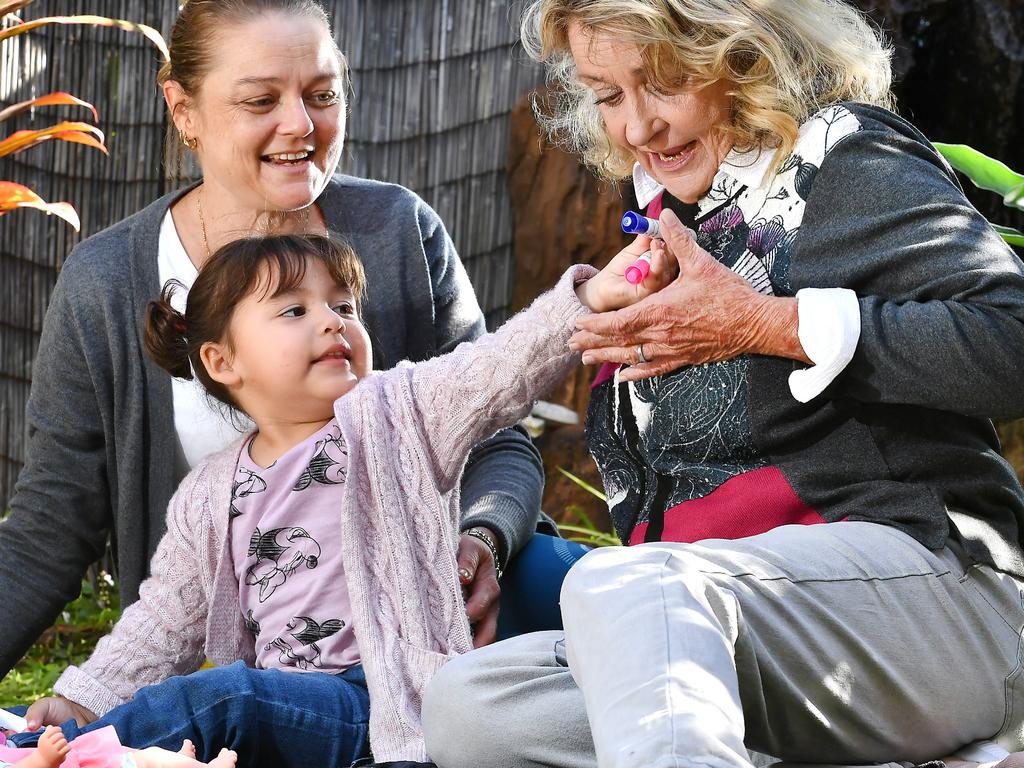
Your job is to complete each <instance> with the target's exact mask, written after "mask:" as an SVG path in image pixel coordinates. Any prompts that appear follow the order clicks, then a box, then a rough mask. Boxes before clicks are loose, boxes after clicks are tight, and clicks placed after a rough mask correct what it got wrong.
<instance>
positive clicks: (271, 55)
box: [175, 12, 345, 211]
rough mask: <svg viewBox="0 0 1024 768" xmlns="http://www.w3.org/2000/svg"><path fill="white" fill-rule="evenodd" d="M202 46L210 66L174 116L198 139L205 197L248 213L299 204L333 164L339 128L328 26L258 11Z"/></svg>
mask: <svg viewBox="0 0 1024 768" xmlns="http://www.w3.org/2000/svg"><path fill="white" fill-rule="evenodd" d="M207 44H208V46H209V50H210V51H211V53H212V63H211V67H210V69H209V70H208V72H207V73H206V76H205V77H204V78H203V81H202V85H201V86H200V88H199V91H198V93H195V94H192V96H191V97H190V98H188V99H187V100H186V102H185V104H184V105H183V106H182V107H180V108H179V110H178V111H179V113H181V114H180V115H179V118H180V119H179V120H176V121H175V122H176V124H177V125H178V127H179V128H181V129H182V130H183V131H184V133H185V134H186V135H187V136H190V137H191V136H194V137H196V139H197V140H198V142H199V143H198V148H197V150H196V152H197V154H198V156H199V162H200V163H201V165H202V168H203V178H204V182H205V184H206V187H207V188H208V190H209V191H208V194H209V195H211V196H212V195H214V194H216V195H218V196H221V198H222V199H223V200H225V202H229V204H231V203H233V205H232V206H231V207H238V208H246V209H252V210H255V211H264V210H270V211H292V210H296V209H299V208H303V207H305V206H307V205H309V204H310V203H312V202H313V201H314V200H315V199H316V198H317V196H318V195H319V194H320V192H321V191H322V190H323V188H324V186H325V185H326V184H327V181H328V179H330V177H331V175H332V174H333V173H334V171H335V169H336V168H337V166H338V161H339V160H340V159H341V150H342V146H343V144H344V135H345V96H344V92H343V89H344V80H343V76H342V72H343V69H342V64H341V61H340V59H339V56H338V52H337V49H336V47H335V45H334V42H333V40H332V39H331V37H330V34H329V31H328V29H327V28H326V27H325V26H324V25H323V24H322V23H321V22H320V21H319V20H317V19H314V18H311V17H306V16H301V15H299V16H289V15H285V14H282V13H276V12H268V13H264V14H261V15H259V16H257V17H255V18H253V19H251V20H249V21H245V22H241V23H237V24H231V25H228V26H225V27H224V28H223V29H222V30H221V31H220V32H219V33H218V35H217V36H216V37H215V38H214V39H213V40H210V41H209V42H208V43H207ZM182 121H184V125H183V124H182Z"/></svg>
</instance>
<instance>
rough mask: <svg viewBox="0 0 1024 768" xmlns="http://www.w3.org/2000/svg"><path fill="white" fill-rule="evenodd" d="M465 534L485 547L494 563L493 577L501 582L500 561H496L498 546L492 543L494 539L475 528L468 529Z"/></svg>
mask: <svg viewBox="0 0 1024 768" xmlns="http://www.w3.org/2000/svg"><path fill="white" fill-rule="evenodd" d="M465 534H466V536H472V537H473V538H474V539H479V540H480V541H482V542H483V543H484V544H485V545H486V546H487V551H488V552H490V553H491V559H492V560H493V561H494V577H495V578H496V579H497V580H498V581H501V576H502V573H504V571H502V569H501V560H499V559H498V545H497V544H495V543H494V539H492V538H491V537H490V536H489V535H487V534H486V533H484V532H483V531H481V530H478V529H476V528H470V529H469V530H468V531H466V532H465Z"/></svg>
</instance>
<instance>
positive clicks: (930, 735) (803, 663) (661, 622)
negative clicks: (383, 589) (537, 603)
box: [423, 523, 1024, 768]
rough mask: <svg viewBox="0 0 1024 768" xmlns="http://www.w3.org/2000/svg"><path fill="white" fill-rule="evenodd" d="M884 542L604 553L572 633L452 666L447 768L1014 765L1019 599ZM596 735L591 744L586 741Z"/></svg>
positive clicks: (578, 598)
mask: <svg viewBox="0 0 1024 768" xmlns="http://www.w3.org/2000/svg"><path fill="white" fill-rule="evenodd" d="M1021 586H1022V585H1021V584H1020V583H1019V582H1018V581H1016V580H1015V579H1013V578H1011V577H1009V576H1007V575H1006V574H1003V573H1000V572H998V571H995V570H993V569H991V568H988V567H985V566H980V565H977V564H975V563H972V562H970V561H969V560H967V559H966V558H964V557H962V556H961V554H960V552H959V549H958V548H957V547H955V545H950V547H948V548H946V549H943V550H941V551H937V552H932V551H929V550H927V549H925V548H924V547H922V546H921V545H920V544H918V543H917V542H916V541H915V540H913V539H912V538H910V537H909V536H907V535H905V534H903V533H900V532H899V531H897V530H896V529H894V528H891V527H887V526H881V525H876V524H872V523H837V524H830V525H816V526H786V527H783V528H778V529H776V530H774V531H770V532H768V533H766V534H763V535H761V536H756V537H751V538H749V539H743V540H739V541H724V540H711V541H706V542H703V543H701V544H647V545H641V546H637V547H630V548H611V549H603V550H596V551H594V552H593V553H590V554H588V555H587V556H586V557H584V558H583V559H582V560H581V561H580V562H579V563H578V564H577V565H576V566H575V567H574V568H573V570H572V571H571V572H570V574H569V577H568V578H567V579H566V582H565V585H564V586H563V589H562V613H563V619H564V624H565V628H566V630H565V642H564V644H563V643H561V642H560V641H561V640H562V639H563V638H562V634H561V633H557V632H545V633H537V634H534V635H526V636H523V637H519V638H513V639H511V640H507V641H505V642H502V643H497V644H495V645H492V646H490V647H487V648H483V649H480V650H477V651H473V652H472V653H469V654H467V655H466V656H463V657H461V658H459V659H456V660H455V661H453V662H451V663H450V664H448V665H447V666H445V667H444V668H443V669H442V670H441V671H440V672H439V673H438V675H437V676H436V677H435V679H434V681H433V682H432V683H431V684H430V686H429V688H428V689H427V692H426V696H425V698H424V702H423V723H424V728H425V732H426V739H427V750H428V753H429V754H430V756H431V757H432V759H434V761H435V762H437V764H438V765H439V766H440V767H441V768H470V767H471V766H472V768H490V767H493V768H534V767H539V766H553V767H556V768H594V767H595V766H600V768H662V767H663V766H664V767H667V766H673V767H678V766H691V765H701V766H713V767H715V768H718V767H722V768H725V766H730V767H732V766H736V767H737V768H749V766H750V765H751V757H750V755H749V754H748V752H747V749H751V750H757V751H759V752H764V753H768V754H771V755H775V756H776V757H778V758H779V759H781V760H785V761H787V762H801V763H816V764H861V765H863V764H877V763H886V762H893V761H909V762H914V763H918V762H924V761H926V760H930V759H936V758H941V757H943V756H945V755H948V754H950V753H952V752H955V751H956V749H957V748H959V747H961V746H963V745H965V744H967V743H970V742H973V741H976V740H979V739H988V738H995V739H996V740H997V741H999V742H1000V743H1001V744H1002V745H1003V746H1005V747H1007V748H1008V749H1020V748H1021V744H1022V723H1024V684H1021V683H1020V682H1019V680H1020V677H1021V674H1022V670H1024V666H1022V660H1024V651H1022V647H1021V632H1022V628H1024V605H1022V601H1024V593H1022V591H1021ZM592 734H593V735H592Z"/></svg>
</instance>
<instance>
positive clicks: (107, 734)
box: [0, 725, 237, 768]
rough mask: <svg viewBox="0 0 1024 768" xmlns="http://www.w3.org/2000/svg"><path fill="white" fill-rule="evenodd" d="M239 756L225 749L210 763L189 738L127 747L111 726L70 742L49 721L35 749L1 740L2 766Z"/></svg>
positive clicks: (173, 767)
mask: <svg viewBox="0 0 1024 768" xmlns="http://www.w3.org/2000/svg"><path fill="white" fill-rule="evenodd" d="M236 757H237V756H236V755H235V753H234V752H232V751H231V750H228V749H222V750H221V752H220V754H219V755H218V756H217V757H216V758H214V759H213V760H211V761H210V762H209V763H200V762H199V761H198V760H196V754H195V748H194V747H193V746H192V743H191V742H189V741H186V742H185V743H184V744H182V745H181V749H180V750H179V751H178V752H169V751H167V750H166V749H160V748H159V747H147V748H146V749H125V748H124V747H122V746H121V742H120V741H118V739H117V734H116V733H114V729H113V728H112V727H110V726H107V727H106V728H101V729H99V730H96V731H92V732H91V733H83V734H82V735H81V736H79V737H78V738H77V739H75V740H74V741H70V742H69V741H68V740H67V739H65V738H64V733H63V731H61V729H60V728H59V727H58V726H56V725H48V726H46V731H45V732H44V733H43V735H42V736H41V737H40V738H39V745H38V746H37V747H35V748H34V749H19V748H17V747H7V746H4V745H3V742H2V741H0V768H10V766H13V765H17V766H19V768H58V766H63V768H200V766H210V768H234V766H235V760H236Z"/></svg>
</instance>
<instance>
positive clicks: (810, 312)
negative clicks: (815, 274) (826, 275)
mask: <svg viewBox="0 0 1024 768" xmlns="http://www.w3.org/2000/svg"><path fill="white" fill-rule="evenodd" d="M796 299H797V318H798V320H797V336H798V337H799V338H800V345H801V346H802V347H803V348H804V352H805V353H807V356H808V357H809V358H811V360H812V362H813V363H814V365H812V366H810V367H809V368H802V369H800V370H798V371H793V372H792V373H791V374H789V391H790V392H792V393H793V397H795V398H796V399H797V400H799V401H800V402H801V403H806V402H809V401H810V400H813V399H814V398H815V397H817V396H818V395H820V394H821V393H822V392H824V391H825V388H826V387H828V385H829V384H831V383H832V382H833V381H834V380H835V378H836V377H837V376H838V375H839V374H840V373H842V372H843V369H844V368H846V366H847V365H849V364H850V360H852V359H853V353H854V352H856V351H857V342H858V341H859V340H860V304H859V303H858V302H857V294H856V293H854V292H853V291H851V290H850V289H849V288H802V289H801V290H799V291H797V292H796Z"/></svg>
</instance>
